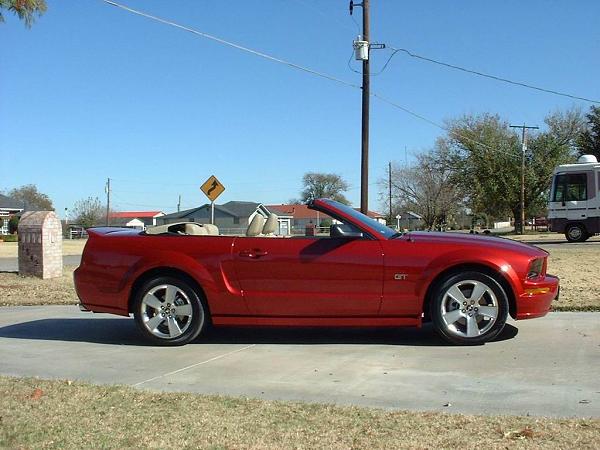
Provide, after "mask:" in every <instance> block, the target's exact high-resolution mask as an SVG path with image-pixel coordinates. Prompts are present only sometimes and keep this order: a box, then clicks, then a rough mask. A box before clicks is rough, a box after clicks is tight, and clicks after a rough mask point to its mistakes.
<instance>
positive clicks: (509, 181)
mask: <svg viewBox="0 0 600 450" xmlns="http://www.w3.org/2000/svg"><path fill="white" fill-rule="evenodd" d="M545 123H546V126H547V129H546V131H543V132H540V133H537V134H532V135H531V136H530V137H529V140H528V146H527V150H526V153H525V168H526V169H525V211H526V215H527V216H531V215H535V214H537V213H540V212H541V211H543V210H544V209H545V205H546V194H547V191H548V188H549V184H550V180H551V177H552V171H553V169H554V167H555V166H556V165H558V164H564V163H567V162H571V161H573V160H574V155H575V153H576V148H575V140H576V138H577V136H578V135H579V133H580V129H581V124H582V116H581V113H580V112H579V111H578V110H570V111H567V112H556V113H553V114H550V115H549V116H547V117H546V119H545ZM449 130H450V131H449V132H448V135H447V136H446V137H445V138H444V141H445V142H446V145H447V148H448V149H449V151H448V153H447V155H446V158H445V164H447V165H448V167H450V168H451V170H452V171H453V172H454V181H455V182H456V183H458V184H460V185H461V186H462V187H463V188H464V189H465V192H466V194H467V198H468V201H469V204H470V206H471V209H472V210H473V212H475V213H484V214H486V215H488V216H490V217H492V218H498V217H503V216H504V217H505V216H506V215H508V214H512V216H513V217H516V218H518V217H520V202H521V151H522V149H521V142H520V139H519V135H518V134H517V133H516V132H515V131H514V130H513V129H511V128H510V127H509V124H508V122H507V121H504V120H502V119H500V117H499V116H497V115H491V114H483V115H480V116H464V117H462V118H460V119H457V120H453V121H451V122H450V123H449Z"/></svg>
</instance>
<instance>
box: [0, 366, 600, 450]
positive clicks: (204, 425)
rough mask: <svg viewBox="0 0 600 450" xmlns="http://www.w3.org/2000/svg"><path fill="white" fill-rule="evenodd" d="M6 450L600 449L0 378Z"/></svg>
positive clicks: (348, 412) (585, 435) (483, 427)
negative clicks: (57, 449)
mask: <svg viewBox="0 0 600 450" xmlns="http://www.w3.org/2000/svg"><path fill="white" fill-rule="evenodd" d="M0 411H1V412H0V415H1V416H0V417H1V418H0V447H2V448H5V447H6V448H50V447H52V448H53V447H61V448H88V447H102V448H105V447H110V448H126V447H127V448H128V447H136V448H306V449H312V448H328V449H330V448H333V449H336V448H345V449H346V448H440V449H441V448H473V449H475V448H486V449H496V448H497V449H500V448H502V449H504V448H517V449H519V448H536V449H537V448H579V449H593V448H598V436H599V435H600V420H598V419H593V420H592V419H590V420H588V419H546V418H533V417H505V416H492V417H488V416H464V415H450V414H443V413H413V412H403V411H384V410H378V409H367V408H359V407H341V406H332V405H318V404H303V403H292V402H273V401H263V400H251V399H244V398H231V397H221V396H201V395H196V394H181V393H151V392H144V391H137V390H135V389H132V388H127V387H106V386H92V385H86V384H81V383H70V382H66V381H42V380H36V379H18V378H7V377H0Z"/></svg>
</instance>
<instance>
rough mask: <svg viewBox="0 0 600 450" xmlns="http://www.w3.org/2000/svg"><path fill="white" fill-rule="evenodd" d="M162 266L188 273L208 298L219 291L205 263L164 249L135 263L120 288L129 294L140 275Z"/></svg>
mask: <svg viewBox="0 0 600 450" xmlns="http://www.w3.org/2000/svg"><path fill="white" fill-rule="evenodd" d="M161 267H168V268H171V269H177V270H179V271H181V272H184V273H186V274H188V275H189V276H190V277H192V278H193V279H194V280H195V281H196V282H197V283H198V284H199V285H200V287H201V288H202V290H203V291H204V294H205V296H206V299H207V300H209V298H211V297H213V296H215V295H216V294H217V292H218V287H217V282H216V280H215V278H214V277H213V275H211V273H210V271H209V270H208V269H207V268H206V267H205V266H204V265H203V264H201V263H199V262H198V261H197V260H195V259H193V258H191V257H189V256H187V255H185V254H183V253H180V252H174V251H164V250H163V251H156V252H153V254H152V256H151V257H144V258H142V259H140V260H139V261H138V262H137V263H135V264H134V265H133V266H132V267H131V268H130V269H129V270H128V271H127V273H126V274H125V276H124V277H123V280H122V282H121V286H120V289H119V290H120V291H121V292H126V293H128V294H129V293H130V292H131V288H132V287H133V284H134V283H135V281H136V280H137V279H138V278H139V277H141V276H142V275H143V274H144V273H146V272H149V271H151V270H153V269H158V268H161Z"/></svg>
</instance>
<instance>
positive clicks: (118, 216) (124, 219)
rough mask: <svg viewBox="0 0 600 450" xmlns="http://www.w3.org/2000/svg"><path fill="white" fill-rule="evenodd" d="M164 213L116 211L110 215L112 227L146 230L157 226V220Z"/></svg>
mask: <svg viewBox="0 0 600 450" xmlns="http://www.w3.org/2000/svg"><path fill="white" fill-rule="evenodd" d="M164 215H165V213H164V212H162V211H115V212H112V213H110V214H109V218H110V224H111V226H117V227H127V228H135V229H137V230H145V229H146V228H147V227H153V226H155V225H156V219H158V218H159V217H162V216H164Z"/></svg>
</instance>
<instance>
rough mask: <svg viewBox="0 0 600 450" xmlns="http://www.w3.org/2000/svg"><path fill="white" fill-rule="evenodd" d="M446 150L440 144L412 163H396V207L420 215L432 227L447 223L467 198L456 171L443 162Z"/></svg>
mask: <svg viewBox="0 0 600 450" xmlns="http://www.w3.org/2000/svg"><path fill="white" fill-rule="evenodd" d="M445 151H446V149H445V148H444V147H443V144H442V143H439V144H438V146H437V147H436V149H435V150H432V151H429V152H427V153H423V154H420V155H418V156H417V162H416V163H415V164H414V165H412V166H402V165H399V164H397V163H393V164H392V167H393V169H392V209H393V210H395V211H399V210H401V209H408V210H411V211H413V212H415V213H417V214H419V215H420V216H421V217H423V221H424V222H425V225H426V226H427V228H429V229H435V228H438V227H439V226H441V225H442V224H443V223H446V221H447V220H448V219H449V218H450V216H451V215H453V214H454V213H455V212H456V211H457V210H458V209H459V206H460V205H461V202H462V200H463V195H462V192H461V190H460V189H459V187H458V186H457V185H456V184H455V183H454V182H453V180H452V171H451V170H450V168H449V167H448V166H447V165H445V164H443V163H442V162H441V161H442V160H443V159H442V158H441V156H442V155H440V154H441V153H443V152H445Z"/></svg>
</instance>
